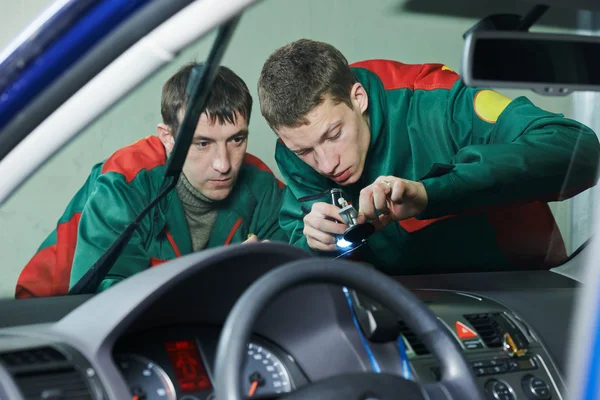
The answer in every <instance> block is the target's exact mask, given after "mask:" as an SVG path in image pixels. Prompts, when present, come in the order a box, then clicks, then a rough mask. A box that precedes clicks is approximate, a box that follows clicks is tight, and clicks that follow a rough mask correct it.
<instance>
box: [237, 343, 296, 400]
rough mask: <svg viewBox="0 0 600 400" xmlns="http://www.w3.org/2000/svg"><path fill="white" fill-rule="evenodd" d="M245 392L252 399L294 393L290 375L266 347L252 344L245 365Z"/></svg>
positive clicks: (243, 377)
mask: <svg viewBox="0 0 600 400" xmlns="http://www.w3.org/2000/svg"><path fill="white" fill-rule="evenodd" d="M242 379H244V382H243V384H244V391H245V393H246V394H247V395H248V397H250V398H259V397H262V396H272V395H274V394H278V393H288V392H291V391H292V383H291V381H290V374H289V372H288V370H287V369H286V367H285V365H283V363H282V362H281V360H280V359H279V358H278V357H277V356H275V355H274V354H273V353H272V352H270V351H269V350H267V349H265V348H264V347H262V346H260V345H257V344H254V343H250V344H249V345H248V355H247V357H246V362H245V364H244V374H243V375H242Z"/></svg>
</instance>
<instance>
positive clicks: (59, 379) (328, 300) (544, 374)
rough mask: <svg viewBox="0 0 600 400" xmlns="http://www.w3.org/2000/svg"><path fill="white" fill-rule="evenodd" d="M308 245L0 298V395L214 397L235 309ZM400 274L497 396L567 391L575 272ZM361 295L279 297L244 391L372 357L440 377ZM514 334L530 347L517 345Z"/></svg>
mask: <svg viewBox="0 0 600 400" xmlns="http://www.w3.org/2000/svg"><path fill="white" fill-rule="evenodd" d="M242 247H244V246H242ZM205 253H206V254H205ZM305 257H307V255H306V254H305V253H304V252H302V253H298V252H295V251H293V250H290V249H289V248H288V247H287V246H281V245H276V244H271V245H267V246H266V247H265V246H263V245H258V246H245V247H244V248H239V247H236V248H233V247H232V248H231V249H229V250H228V251H223V250H215V251H214V252H213V251H207V252H203V253H199V254H193V255H190V256H186V257H182V258H180V259H177V260H174V261H173V262H171V263H170V265H169V267H168V268H153V269H150V270H148V271H145V272H143V273H141V274H138V275H136V276H134V277H132V278H129V279H128V280H126V281H123V282H122V283H120V284H119V285H116V286H115V287H114V288H111V289H110V290H108V291H106V292H103V293H100V294H98V295H95V296H81V297H70V298H48V299H31V300H18V301H8V302H3V303H0V314H1V315H2V316H3V318H2V321H1V322H0V323H1V326H2V327H1V328H0V398H11V399H12V398H15V399H21V398H24V399H39V398H45V399H55V398H56V399H58V398H60V399H93V400H97V399H113V398H114V399H120V398H133V399H134V400H142V399H148V400H150V399H169V400H171V399H178V400H205V399H212V398H214V366H215V354H216V348H217V343H218V341H219V338H220V335H221V327H222V326H223V324H224V322H225V320H226V319H227V316H228V313H229V310H231V308H232V306H233V304H235V302H236V301H237V299H239V297H240V295H241V293H243V292H244V290H245V289H246V288H247V287H248V286H249V285H250V284H251V283H252V282H254V281H255V280H256V279H257V278H258V277H260V276H261V275H262V274H264V273H266V272H268V271H269V270H271V269H273V268H275V267H276V266H277V265H281V264H282V263H285V262H289V261H292V260H295V259H298V258H305ZM240 265H243V268H240ZM396 279H397V280H398V281H400V283H402V284H403V285H404V286H405V287H407V288H409V289H411V290H412V291H413V293H415V294H416V295H417V296H418V298H419V299H420V300H421V301H422V302H423V303H425V304H426V305H427V306H428V307H429V309H430V310H431V311H432V312H433V313H434V314H435V315H436V316H437V317H438V321H439V322H440V324H441V325H442V326H443V327H444V329H447V330H448V332H449V333H450V334H451V335H452V336H453V337H454V338H455V340H456V342H457V343H458V344H459V346H460V347H461V349H462V351H463V355H464V357H465V359H466V360H467V361H468V362H469V363H470V365H471V367H472V370H473V373H474V375H475V376H476V377H477V378H476V379H477V382H478V384H479V386H480V387H481V389H482V391H483V393H484V394H485V396H486V398H487V399H496V400H499V399H502V400H511V399H531V400H534V399H544V400H546V399H547V400H550V399H566V398H568V397H567V396H566V391H565V383H564V380H563V375H564V371H565V367H566V360H567V352H568V348H569V347H568V346H567V345H566V343H568V340H569V337H568V334H569V326H568V322H569V320H570V315H571V312H572V307H573V300H574V298H575V295H576V293H577V290H578V286H577V283H576V282H575V281H573V280H571V279H569V278H567V277H565V276H562V275H558V274H556V273H553V272H550V271H521V272H506V273H504V272H493V273H492V272H490V273H481V274H476V273H473V274H455V275H423V276H406V277H397V278H396ZM351 294H352V296H350V298H351V300H352V301H350V302H349V301H348V296H347V295H346V294H345V293H344V291H343V290H342V288H341V287H340V286H337V285H332V284H323V283H311V284H307V285H302V286H298V287H295V288H293V289H291V290H288V291H286V292H284V293H282V294H280V295H279V296H278V297H277V298H276V300H274V301H273V302H271V303H270V304H268V305H267V306H266V307H265V308H264V309H263V310H262V311H261V313H260V317H259V319H258V320H257V321H256V322H255V325H254V328H253V335H252V337H251V340H250V343H248V345H247V354H246V360H245V362H244V364H243V365H240V368H241V369H242V371H243V374H242V379H243V381H242V382H241V384H242V387H243V390H244V392H245V393H246V395H247V396H248V397H249V398H265V399H268V398H278V397H279V396H281V395H282V394H285V393H286V392H290V391H294V390H296V389H298V388H300V387H303V386H304V385H309V384H310V383H311V382H316V381H319V380H322V379H326V378H330V377H334V376H338V375H343V374H350V373H356V372H367V371H373V365H374V364H373V361H375V362H376V364H377V365H378V367H379V368H380V369H381V371H382V372H387V373H392V374H398V375H404V374H406V373H407V372H408V373H409V375H410V379H415V380H419V381H425V382H433V381H435V380H437V379H438V378H439V368H438V362H437V360H436V359H435V358H434V357H433V356H432V355H431V354H430V353H429V351H428V349H427V348H426V347H425V346H423V344H422V343H421V341H420V339H419V338H418V337H417V336H416V335H414V334H413V333H412V331H411V329H410V328H409V327H408V326H406V324H404V323H403V322H402V321H401V319H400V318H397V317H395V316H391V315H389V314H388V313H387V311H386V310H385V308H383V307H381V306H380V305H378V304H376V303H375V302H372V301H370V300H369V299H367V298H365V297H363V296H361V295H360V294H359V293H354V292H352V291H351ZM365 321H370V322H369V323H366V322H365ZM506 333H510V336H511V337H512V339H513V340H514V341H515V342H516V343H517V347H518V348H519V349H520V350H521V351H520V352H519V354H512V355H511V354H509V352H507V349H505V344H506V340H505V334H506ZM398 338H399V339H400V340H401V343H402V347H403V348H404V349H405V353H403V352H402V351H399V341H398V340H396V339H398ZM404 355H405V356H406V358H404V357H403V356H404ZM407 365H408V371H407Z"/></svg>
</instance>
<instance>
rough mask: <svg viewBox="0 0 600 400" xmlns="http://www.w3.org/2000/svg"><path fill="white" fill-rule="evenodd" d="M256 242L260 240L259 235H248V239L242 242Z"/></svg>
mask: <svg viewBox="0 0 600 400" xmlns="http://www.w3.org/2000/svg"><path fill="white" fill-rule="evenodd" d="M256 242H258V236H256V235H251V236H249V237H248V239H246V240H244V241H243V242H242V243H256Z"/></svg>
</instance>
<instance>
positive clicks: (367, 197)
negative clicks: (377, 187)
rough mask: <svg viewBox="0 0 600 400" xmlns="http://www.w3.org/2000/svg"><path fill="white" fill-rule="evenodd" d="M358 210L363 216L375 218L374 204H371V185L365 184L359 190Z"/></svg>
mask: <svg viewBox="0 0 600 400" xmlns="http://www.w3.org/2000/svg"><path fill="white" fill-rule="evenodd" d="M358 205H359V210H360V212H361V213H362V214H364V216H365V217H367V218H369V219H375V218H377V213H376V212H375V205H374V204H373V187H372V185H371V186H367V187H366V188H364V189H363V190H361V191H360V197H359V200H358Z"/></svg>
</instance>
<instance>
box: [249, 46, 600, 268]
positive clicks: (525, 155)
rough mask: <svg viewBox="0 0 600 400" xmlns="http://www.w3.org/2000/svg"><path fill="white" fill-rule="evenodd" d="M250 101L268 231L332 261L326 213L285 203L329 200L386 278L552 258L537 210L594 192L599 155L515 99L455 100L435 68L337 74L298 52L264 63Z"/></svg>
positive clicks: (546, 212) (555, 245) (546, 214)
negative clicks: (269, 156)
mask: <svg viewBox="0 0 600 400" xmlns="http://www.w3.org/2000/svg"><path fill="white" fill-rule="evenodd" d="M258 89H259V99H260V105H261V111H262V114H263V116H264V117H265V118H266V120H267V122H268V123H269V125H270V126H271V128H272V129H273V130H274V131H275V132H276V133H277V135H278V136H279V142H278V144H277V148H276V160H277V163H278V165H279V168H280V170H281V172H282V174H283V176H284V177H285V179H286V183H287V185H288V188H287V189H286V194H285V197H284V203H283V206H282V208H281V212H280V224H281V226H282V227H283V228H284V229H285V231H286V232H287V234H288V235H289V236H290V242H291V243H292V244H294V245H298V246H300V247H304V248H310V249H312V250H314V251H315V252H317V253H320V254H324V255H331V253H329V252H332V251H337V250H338V249H337V247H336V237H338V235H340V234H342V233H343V232H344V230H345V229H346V228H347V226H346V225H345V224H344V223H343V222H344V220H343V219H342V218H340V216H339V215H338V213H337V211H338V210H339V208H338V207H336V206H334V205H332V204H330V202H327V200H326V198H325V197H323V199H317V200H314V199H313V200H312V201H311V202H308V203H306V204H300V202H299V199H300V198H302V197H305V196H311V195H315V194H317V195H318V193H323V192H324V191H326V190H327V189H331V188H342V189H343V190H344V192H345V193H346V195H347V196H348V197H349V199H348V200H349V201H350V202H351V203H353V204H354V205H355V206H358V207H357V208H359V223H364V222H367V221H369V222H370V223H372V224H373V225H375V227H376V233H374V234H373V235H372V236H371V237H370V238H369V240H368V242H367V245H366V246H365V247H364V248H363V249H364V250H365V251H363V252H362V257H363V259H365V260H366V261H369V262H371V263H373V264H374V265H376V266H377V267H378V268H380V269H382V270H384V271H386V272H389V273H414V272H418V271H424V270H425V269H427V268H428V267H432V268H433V270H435V271H438V272H443V271H459V270H461V271H465V270H473V269H478V268H479V269H483V268H485V269H486V270H490V269H507V268H515V267H520V268H547V267H551V266H555V265H558V264H560V263H561V262H563V261H564V260H565V259H566V252H565V246H564V243H563V241H562V238H561V236H560V232H559V230H558V229H557V226H556V223H555V221H554V218H553V216H552V213H551V212H550V209H549V207H548V205H547V204H546V202H547V201H551V200H563V199H566V198H568V197H571V196H573V195H574V194H576V193H579V192H580V191H583V190H585V189H587V188H589V187H590V186H592V185H594V184H595V182H596V171H597V167H598V157H599V154H600V145H599V143H598V139H597V138H596V135H595V134H594V132H592V131H591V130H590V129H589V128H588V127H586V126H584V125H582V124H580V123H578V122H576V121H573V120H571V119H567V118H565V117H564V116H563V115H559V114H554V113H550V112H547V111H544V110H542V109H540V108H538V107H536V106H535V105H533V104H532V103H531V102H530V101H529V100H528V99H527V98H525V97H519V98H517V99H514V100H511V99H509V98H507V97H505V96H503V95H501V94H499V93H497V92H495V91H492V90H490V89H487V88H471V87H466V86H465V85H464V84H463V83H462V82H461V80H460V77H459V75H458V74H456V73H455V72H454V71H452V70H451V69H449V68H448V67H446V66H444V65H442V64H423V65H408V64H403V63H400V62H395V61H388V60H371V61H363V62H358V63H355V64H352V65H348V63H347V61H346V59H345V57H344V56H343V55H342V54H341V53H340V52H339V51H338V50H337V49H335V48H334V47H332V46H331V45H328V44H326V43H321V42H315V41H311V40H305V39H302V40H298V41H296V42H293V43H291V44H289V45H286V46H284V47H282V48H280V49H278V50H276V51H275V52H274V53H273V54H272V55H271V56H270V57H269V58H268V60H267V61H266V62H265V64H264V67H263V70H262V72H261V75H260V79H259V84H258ZM303 211H304V212H303ZM331 219H334V220H337V222H333V221H331ZM335 254H337V253H335Z"/></svg>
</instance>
